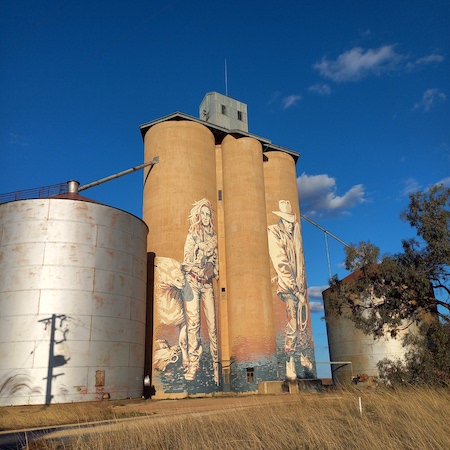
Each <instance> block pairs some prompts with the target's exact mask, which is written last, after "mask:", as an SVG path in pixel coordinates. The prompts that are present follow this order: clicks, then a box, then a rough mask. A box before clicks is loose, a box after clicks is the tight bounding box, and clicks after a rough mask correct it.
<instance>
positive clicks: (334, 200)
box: [297, 173, 365, 217]
mask: <svg viewBox="0 0 450 450" xmlns="http://www.w3.org/2000/svg"><path fill="white" fill-rule="evenodd" d="M297 187H298V193H299V197H300V204H301V207H302V212H303V213H305V214H306V215H309V216H321V217H323V216H326V215H339V214H345V213H347V210H348V209H350V208H353V207H355V206H356V205H359V204H360V203H363V202H364V201H365V198H364V186H363V185H362V184H357V185H355V186H353V187H352V188H350V189H349V190H348V191H347V192H346V193H345V194H344V195H342V196H339V195H336V190H337V188H336V180H335V179H334V178H331V177H329V176H328V175H325V174H322V175H311V176H310V175H307V174H305V173H303V174H302V175H301V176H300V177H298V178H297Z"/></svg>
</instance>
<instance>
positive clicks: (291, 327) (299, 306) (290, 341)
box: [278, 293, 308, 356]
mask: <svg viewBox="0 0 450 450" xmlns="http://www.w3.org/2000/svg"><path fill="white" fill-rule="evenodd" d="M278 296H279V297H280V299H281V300H282V301H283V302H284V303H285V304H286V316H287V320H288V321H287V324H286V334H285V337H284V351H285V353H286V354H287V355H289V356H292V355H293V354H294V353H295V351H296V349H297V345H298V344H299V343H300V344H304V342H303V341H304V339H303V334H304V333H305V331H306V326H307V324H308V311H307V305H306V299H299V298H298V297H296V296H295V295H293V294H282V293H278Z"/></svg>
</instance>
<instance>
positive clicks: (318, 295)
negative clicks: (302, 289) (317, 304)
mask: <svg viewBox="0 0 450 450" xmlns="http://www.w3.org/2000/svg"><path fill="white" fill-rule="evenodd" d="M329 287H330V286H328V285H325V286H311V287H309V288H308V297H309V298H310V299H311V298H315V299H319V300H322V292H323V291H324V290H325V289H328V288H329Z"/></svg>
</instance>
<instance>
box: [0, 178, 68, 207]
mask: <svg viewBox="0 0 450 450" xmlns="http://www.w3.org/2000/svg"><path fill="white" fill-rule="evenodd" d="M67 184H68V183H67V182H65V183H59V184H52V185H51V186H42V187H38V188H31V189H23V190H21V191H16V192H7V193H6V194H0V203H7V202H14V201H17V200H28V199H31V198H46V197H52V196H53V195H60V194H67V192H68V187H67Z"/></svg>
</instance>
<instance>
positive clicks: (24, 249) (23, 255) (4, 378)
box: [0, 198, 148, 405]
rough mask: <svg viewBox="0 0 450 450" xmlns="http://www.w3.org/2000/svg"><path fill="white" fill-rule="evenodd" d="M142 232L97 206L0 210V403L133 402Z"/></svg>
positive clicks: (37, 204)
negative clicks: (130, 400)
mask: <svg viewBox="0 0 450 450" xmlns="http://www.w3.org/2000/svg"><path fill="white" fill-rule="evenodd" d="M147 231H148V230H147V227H146V226H145V224H144V223H143V222H142V221H141V220H140V219H138V218H137V217H134V216H132V215H131V214H128V213H126V212H124V211H120V210H117V209H114V208H111V207H108V206H105V205H101V204H97V203H92V202H86V201H78V200H69V199H51V198H48V199H36V200H25V201H17V202H11V203H6V204H3V205H0V245H1V249H0V255H1V257H0V386H1V392H0V404H1V405H20V404H49V403H58V402H60V403H64V402H81V401H92V400H101V399H102V398H113V399H122V398H128V397H140V396H141V395H142V386H143V366H144V339H145V308H146V303H145V301H146V298H145V291H146V238H147Z"/></svg>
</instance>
